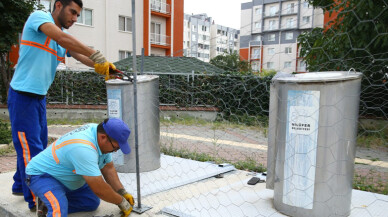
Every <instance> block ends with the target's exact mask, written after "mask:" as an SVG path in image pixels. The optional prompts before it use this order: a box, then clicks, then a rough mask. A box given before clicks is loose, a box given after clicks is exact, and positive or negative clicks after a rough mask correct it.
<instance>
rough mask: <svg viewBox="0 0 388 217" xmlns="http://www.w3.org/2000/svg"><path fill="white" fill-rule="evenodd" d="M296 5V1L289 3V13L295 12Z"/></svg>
mask: <svg viewBox="0 0 388 217" xmlns="http://www.w3.org/2000/svg"><path fill="white" fill-rule="evenodd" d="M294 6H295V3H291V4H288V5H287V13H288V14H291V13H295V11H294Z"/></svg>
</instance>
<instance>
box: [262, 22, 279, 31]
mask: <svg viewBox="0 0 388 217" xmlns="http://www.w3.org/2000/svg"><path fill="white" fill-rule="evenodd" d="M277 30H279V27H278V25H277V24H276V25H275V26H270V25H268V26H264V28H263V31H277Z"/></svg>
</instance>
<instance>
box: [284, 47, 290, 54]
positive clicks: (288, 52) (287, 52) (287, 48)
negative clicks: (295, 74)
mask: <svg viewBox="0 0 388 217" xmlns="http://www.w3.org/2000/svg"><path fill="white" fill-rule="evenodd" d="M284 53H286V54H291V53H292V48H291V47H286V48H285V49H284Z"/></svg>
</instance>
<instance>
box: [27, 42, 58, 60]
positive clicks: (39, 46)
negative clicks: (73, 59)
mask: <svg viewBox="0 0 388 217" xmlns="http://www.w3.org/2000/svg"><path fill="white" fill-rule="evenodd" d="M50 40H51V39H50ZM46 41H47V40H46ZM20 44H22V45H26V46H31V47H36V48H39V49H42V50H44V51H47V52H49V53H51V54H52V55H54V56H56V57H57V60H58V61H63V60H64V59H65V57H60V56H58V54H57V51H55V50H53V49H52V48H50V47H48V46H45V45H42V44H39V43H36V42H34V41H26V40H21V43H20Z"/></svg>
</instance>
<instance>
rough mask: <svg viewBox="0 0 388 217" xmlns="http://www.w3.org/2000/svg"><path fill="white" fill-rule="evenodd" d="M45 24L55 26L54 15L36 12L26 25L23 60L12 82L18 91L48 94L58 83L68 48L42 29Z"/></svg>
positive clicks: (20, 61)
mask: <svg viewBox="0 0 388 217" xmlns="http://www.w3.org/2000/svg"><path fill="white" fill-rule="evenodd" d="M44 23H53V24H55V23H54V19H53V17H52V16H51V14H50V13H47V12H44V11H36V12H34V13H32V14H31V15H30V17H29V18H28V19H27V22H26V24H25V25H24V29H23V34H22V39H21V43H20V50H19V60H18V63H17V66H16V71H15V74H14V76H13V78H12V81H11V87H12V88H13V89H14V90H19V91H24V92H30V93H35V94H39V95H46V94H47V91H48V89H49V88H50V85H51V84H52V82H53V81H54V78H55V72H56V68H57V66H58V64H59V63H60V62H61V61H63V60H64V59H65V54H66V49H65V48H63V47H61V46H60V45H59V44H58V43H57V42H56V41H54V40H51V39H50V38H49V37H47V35H45V34H44V33H43V32H42V31H40V30H39V27H40V26H41V25H42V24H44Z"/></svg>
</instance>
